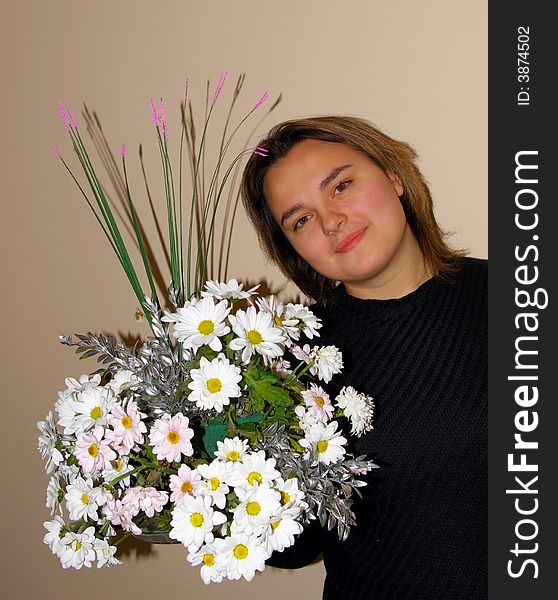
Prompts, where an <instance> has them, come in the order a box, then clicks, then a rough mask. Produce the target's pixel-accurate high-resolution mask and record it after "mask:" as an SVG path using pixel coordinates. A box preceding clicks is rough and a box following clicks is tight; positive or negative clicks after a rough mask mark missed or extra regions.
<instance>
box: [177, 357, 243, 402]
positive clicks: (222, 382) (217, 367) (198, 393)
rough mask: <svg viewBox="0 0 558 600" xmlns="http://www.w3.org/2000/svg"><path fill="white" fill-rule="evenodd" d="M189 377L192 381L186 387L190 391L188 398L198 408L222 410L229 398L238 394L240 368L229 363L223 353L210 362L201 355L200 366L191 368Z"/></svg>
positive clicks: (240, 376) (236, 396) (240, 377)
mask: <svg viewBox="0 0 558 600" xmlns="http://www.w3.org/2000/svg"><path fill="white" fill-rule="evenodd" d="M190 377H191V378H192V381H191V382H190V383H189V384H188V387H189V388H190V389H191V390H192V391H191V392H190V394H189V395H188V400H190V401H191V402H195V403H196V406H197V407H198V408H202V409H208V410H215V411H217V412H222V411H223V407H224V406H227V405H228V404H229V403H230V399H231V398H238V397H239V396H240V393H241V392H240V387H239V386H238V384H239V383H240V381H241V379H242V374H241V371H240V368H239V367H237V366H236V365H233V364H231V363H230V362H229V361H228V360H227V359H226V358H225V356H224V355H223V354H220V355H219V356H218V357H217V358H214V359H213V360H212V361H211V362H210V361H209V360H208V359H207V358H205V356H202V358H201V360H200V368H199V369H192V370H191V371H190Z"/></svg>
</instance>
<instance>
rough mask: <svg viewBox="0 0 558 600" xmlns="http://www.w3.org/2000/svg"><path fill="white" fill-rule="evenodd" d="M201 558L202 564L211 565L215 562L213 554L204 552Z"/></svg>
mask: <svg viewBox="0 0 558 600" xmlns="http://www.w3.org/2000/svg"><path fill="white" fill-rule="evenodd" d="M202 560H203V564H204V565H207V566H208V567H212V566H213V565H214V564H215V556H214V555H213V554H204V555H203V558H202Z"/></svg>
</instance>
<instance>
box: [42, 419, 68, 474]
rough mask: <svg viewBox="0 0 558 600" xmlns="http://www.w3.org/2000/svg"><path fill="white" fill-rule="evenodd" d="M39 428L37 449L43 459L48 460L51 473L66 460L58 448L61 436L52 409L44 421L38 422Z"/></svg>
mask: <svg viewBox="0 0 558 600" xmlns="http://www.w3.org/2000/svg"><path fill="white" fill-rule="evenodd" d="M37 428H38V429H39V432H40V434H39V440H38V445H37V450H38V451H39V453H40V455H41V457H42V458H43V460H46V464H45V469H46V472H47V473H51V472H52V471H53V469H54V468H55V467H57V466H58V465H59V464H60V463H61V462H62V461H63V460H64V456H63V454H62V452H60V450H58V449H57V448H56V442H58V440H59V439H60V436H59V435H58V432H57V431H56V423H55V422H54V415H53V414H52V411H49V413H48V414H47V416H46V418H45V420H44V421H39V422H38V423H37Z"/></svg>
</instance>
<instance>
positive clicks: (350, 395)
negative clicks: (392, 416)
mask: <svg viewBox="0 0 558 600" xmlns="http://www.w3.org/2000/svg"><path fill="white" fill-rule="evenodd" d="M335 403H336V404H337V406H338V407H339V408H340V409H342V410H343V413H344V414H345V416H346V417H347V418H348V419H349V421H350V423H351V433H352V434H353V435H356V436H359V437H360V436H361V435H362V434H363V433H366V432H367V431H370V430H371V429H374V427H373V426H372V419H373V417H374V402H373V399H372V398H371V397H370V396H367V395H366V394H361V393H359V392H357V391H356V390H355V389H354V388H353V387H351V386H346V387H344V388H343V389H342V390H341V391H340V392H339V395H338V396H337V398H335Z"/></svg>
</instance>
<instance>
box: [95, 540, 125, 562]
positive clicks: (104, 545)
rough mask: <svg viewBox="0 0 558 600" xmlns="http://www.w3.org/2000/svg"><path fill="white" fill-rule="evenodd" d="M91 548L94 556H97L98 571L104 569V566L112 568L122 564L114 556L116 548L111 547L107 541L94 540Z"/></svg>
mask: <svg viewBox="0 0 558 600" xmlns="http://www.w3.org/2000/svg"><path fill="white" fill-rule="evenodd" d="M93 548H94V549H95V555H96V556H97V568H98V569H100V568H101V567H104V566H105V565H106V566H107V567H112V566H114V565H120V564H122V562H121V561H120V560H118V559H117V558H116V557H115V556H114V555H115V554H116V551H117V547H116V546H111V545H110V544H109V543H108V542H107V540H99V539H95V540H94V542H93Z"/></svg>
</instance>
